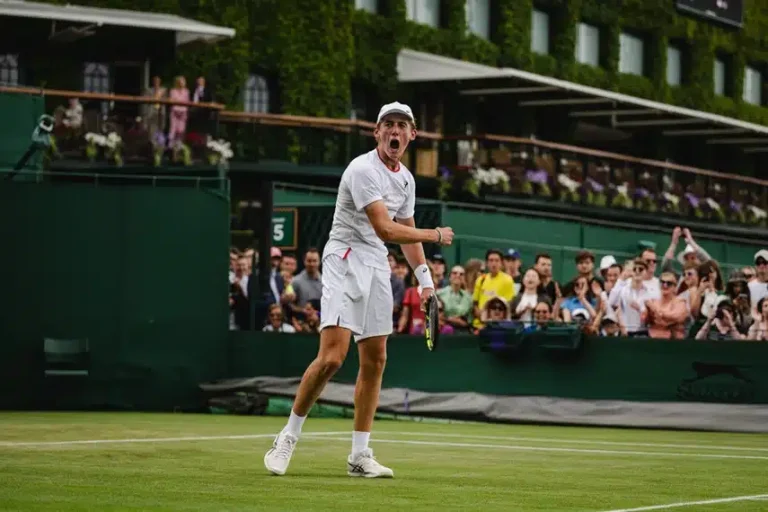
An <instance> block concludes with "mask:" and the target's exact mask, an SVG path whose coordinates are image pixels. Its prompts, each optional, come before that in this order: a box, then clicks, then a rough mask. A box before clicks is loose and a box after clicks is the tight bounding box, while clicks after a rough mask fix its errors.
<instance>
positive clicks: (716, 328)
mask: <svg viewBox="0 0 768 512" xmlns="http://www.w3.org/2000/svg"><path fill="white" fill-rule="evenodd" d="M744 338H745V336H744V335H743V334H741V333H740V332H739V331H738V329H737V328H736V322H734V309H733V303H732V302H731V300H730V299H729V298H728V297H726V296H725V295H721V296H719V297H718V298H717V300H716V301H715V304H714V306H713V307H712V308H711V309H710V310H709V315H708V316H707V321H706V322H704V325H702V326H701V329H699V332H698V333H697V334H696V339H697V340H709V341H724V340H742V339H744Z"/></svg>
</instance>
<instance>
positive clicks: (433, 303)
mask: <svg viewBox="0 0 768 512" xmlns="http://www.w3.org/2000/svg"><path fill="white" fill-rule="evenodd" d="M437 302H438V300H437V296H435V295H431V296H430V297H429V299H427V310H426V312H425V314H424V320H425V324H424V337H425V338H426V339H427V348H428V349H429V351H430V352H434V350H435V349H436V348H437V345H438V341H440V325H439V322H440V318H439V317H440V308H439V305H438V303H437Z"/></svg>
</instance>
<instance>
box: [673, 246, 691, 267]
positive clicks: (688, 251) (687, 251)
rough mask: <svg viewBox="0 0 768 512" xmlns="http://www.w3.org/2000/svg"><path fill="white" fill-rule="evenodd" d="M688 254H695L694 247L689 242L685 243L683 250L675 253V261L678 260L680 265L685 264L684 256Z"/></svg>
mask: <svg viewBox="0 0 768 512" xmlns="http://www.w3.org/2000/svg"><path fill="white" fill-rule="evenodd" d="M689 254H696V249H694V248H693V246H692V245H691V244H686V245H685V250H684V251H683V252H681V253H680V254H678V255H677V261H679V262H680V264H681V265H685V257H686V256H688V255H689Z"/></svg>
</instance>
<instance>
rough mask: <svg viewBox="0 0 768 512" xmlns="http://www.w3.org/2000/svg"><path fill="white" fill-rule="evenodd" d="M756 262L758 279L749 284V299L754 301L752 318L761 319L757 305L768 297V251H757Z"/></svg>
mask: <svg viewBox="0 0 768 512" xmlns="http://www.w3.org/2000/svg"><path fill="white" fill-rule="evenodd" d="M754 261H755V277H756V279H755V280H754V281H752V282H750V283H749V284H748V286H749V298H750V299H751V301H752V318H759V317H760V315H759V314H758V312H757V303H758V302H760V299H762V298H763V297H768V249H760V250H759V251H757V252H756V253H755V259H754Z"/></svg>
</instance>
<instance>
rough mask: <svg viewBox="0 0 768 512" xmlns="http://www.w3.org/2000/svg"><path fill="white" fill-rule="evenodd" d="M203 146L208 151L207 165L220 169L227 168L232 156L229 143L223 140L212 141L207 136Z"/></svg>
mask: <svg viewBox="0 0 768 512" xmlns="http://www.w3.org/2000/svg"><path fill="white" fill-rule="evenodd" d="M205 146H206V148H207V149H208V163H209V164H210V165H216V166H218V167H219V168H220V169H227V168H228V167H229V165H228V163H227V162H228V161H229V159H230V158H232V157H233V156H234V153H233V152H232V149H231V147H230V144H229V142H227V141H225V140H224V139H219V140H216V139H212V138H211V137H210V136H209V137H208V141H207V142H206V145H205Z"/></svg>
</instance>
